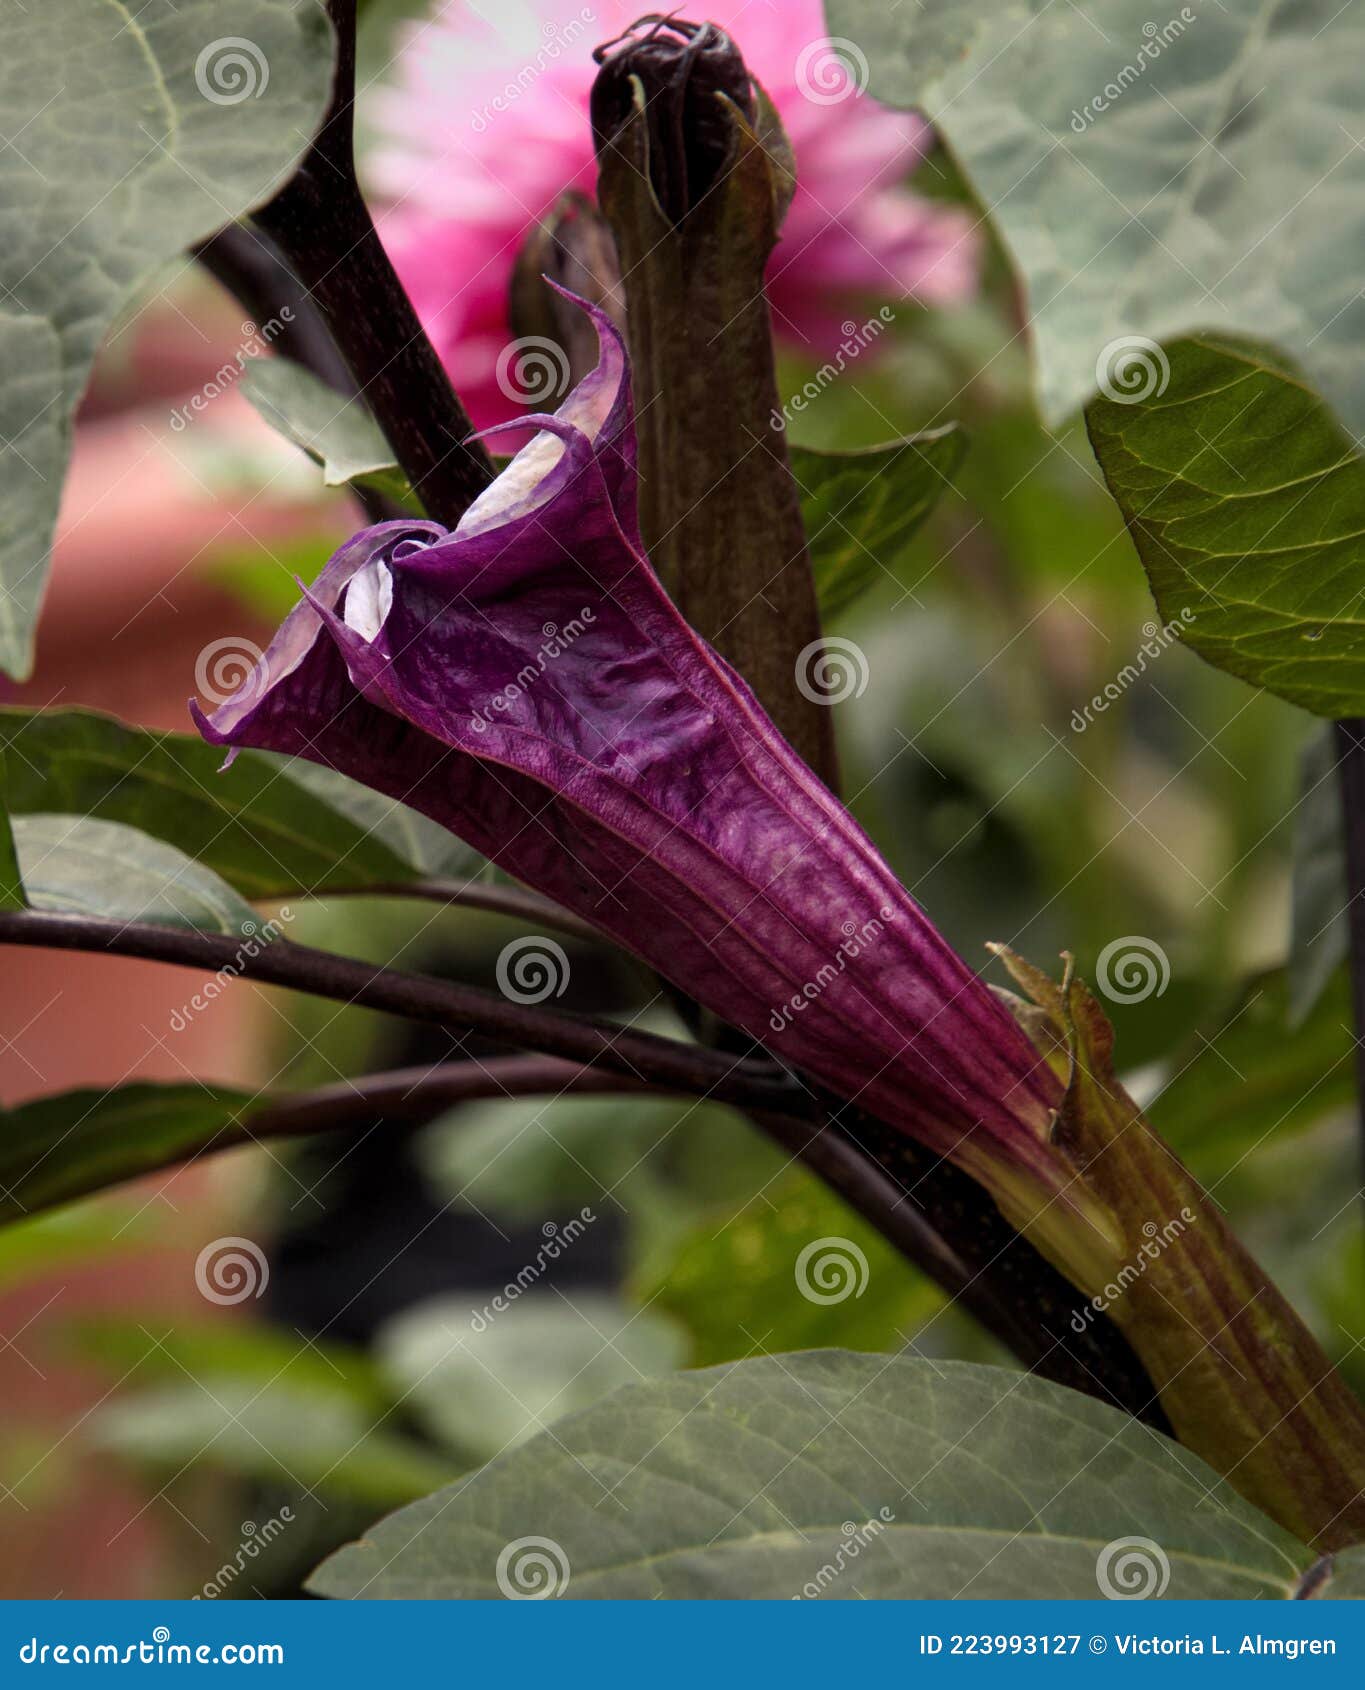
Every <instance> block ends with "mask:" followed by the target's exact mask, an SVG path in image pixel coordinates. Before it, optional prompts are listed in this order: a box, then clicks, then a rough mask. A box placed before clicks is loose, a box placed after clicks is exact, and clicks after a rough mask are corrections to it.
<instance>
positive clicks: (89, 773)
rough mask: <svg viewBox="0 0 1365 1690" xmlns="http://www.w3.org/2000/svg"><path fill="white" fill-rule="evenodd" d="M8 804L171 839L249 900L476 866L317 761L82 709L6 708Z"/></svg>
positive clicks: (455, 845) (398, 809) (424, 826)
mask: <svg viewBox="0 0 1365 1690" xmlns="http://www.w3.org/2000/svg"><path fill="white" fill-rule="evenodd" d="M0 740H3V742H4V743H5V745H6V746H7V747H8V748H9V750H8V758H7V762H8V768H9V785H10V808H11V810H12V811H13V812H14V813H15V814H18V815H25V814H30V813H32V812H35V811H47V812H63V813H67V814H73V815H92V816H97V817H99V818H101V819H103V820H107V821H114V822H122V823H124V824H125V825H127V826H129V827H137V828H141V829H142V830H143V832H145V833H149V834H151V835H153V836H154V837H155V838H157V839H163V840H165V841H166V842H167V843H168V844H170V845H173V846H175V847H176V848H177V849H178V850H181V851H183V852H184V853H185V854H186V856H189V857H192V858H193V859H194V860H195V861H196V862H198V863H200V864H202V865H203V866H204V867H205V868H207V869H211V870H212V871H213V872H214V873H215V874H218V875H220V876H221V877H222V878H223V879H224V880H225V881H227V882H228V884H229V885H230V886H233V887H235V888H236V889H237V890H238V891H239V892H240V893H241V894H242V895H243V896H244V897H247V898H281V897H288V896H290V895H291V894H296V893H301V892H302V893H316V894H319V895H321V894H325V893H327V892H329V891H336V890H339V889H341V888H343V887H344V888H354V887H358V886H365V885H382V884H385V883H392V882H401V881H404V880H410V879H412V878H414V877H415V876H420V875H423V874H427V873H432V872H436V869H437V868H438V867H439V868H442V869H444V870H445V871H446V872H454V871H455V868H456V867H457V866H459V867H463V868H465V869H469V868H471V867H472V866H473V865H474V864H476V863H477V861H478V859H477V858H476V857H475V856H474V854H473V853H471V852H469V851H468V850H467V848H466V847H464V846H462V845H460V844H459V842H458V841H457V840H455V839H453V838H452V836H451V835H449V834H448V833H446V832H445V830H444V829H443V828H437V827H436V825H435V824H434V823H433V822H429V821H428V820H427V819H426V817H424V816H419V815H417V814H416V813H415V812H413V811H411V810H408V809H406V808H405V807H404V806H403V805H401V804H395V803H393V802H391V801H390V800H389V799H387V798H381V797H380V796H379V795H378V794H377V793H372V792H369V791H367V790H366V789H365V788H362V787H358V786H356V785H355V783H354V782H352V781H348V780H346V779H345V777H344V776H341V775H335V774H332V773H331V772H330V771H329V770H326V769H318V768H315V767H314V766H313V765H312V764H305V763H302V762H295V761H292V760H289V759H285V758H276V757H269V756H266V755H264V754H262V753H258V752H245V753H243V755H242V756H240V757H239V758H238V759H237V760H236V761H235V762H234V763H233V765H232V768H231V769H230V770H229V771H228V772H227V773H226V774H220V772H219V771H220V769H221V766H222V753H221V752H220V751H218V750H217V749H216V748H215V747H213V746H210V745H205V744H204V742H203V741H202V740H201V739H199V738H198V737H197V736H193V735H190V734H169V733H155V732H151V731H149V730H147V729H143V728H131V727H126V726H125V725H124V724H123V723H122V722H118V721H115V720H114V719H113V718H112V717H110V716H100V715H96V714H94V713H93V712H89V711H83V710H50V711H41V712H32V711H27V710H0Z"/></svg>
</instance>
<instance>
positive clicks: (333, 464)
mask: <svg viewBox="0 0 1365 1690" xmlns="http://www.w3.org/2000/svg"><path fill="white" fill-rule="evenodd" d="M242 391H243V392H244V393H245V394H246V396H247V398H248V399H249V400H250V401H251V403H252V404H253V405H254V406H255V407H256V409H257V410H258V411H259V412H260V414H261V415H262V416H263V417H264V418H265V420H266V422H268V423H269V424H270V426H271V427H272V428H273V429H276V430H278V432H279V433H281V434H282V435H284V437H285V439H286V440H292V441H293V443H294V444H295V445H296V446H298V447H301V448H302V450H303V451H305V452H307V454H308V456H309V457H310V458H312V459H313V461H314V463H318V464H321V465H322V479H323V482H324V484H325V485H326V486H328V487H345V486H346V485H347V484H348V483H352V482H354V483H357V484H358V485H361V486H365V487H373V488H376V489H377V490H378V491H379V492H381V493H387V494H388V495H389V497H390V498H392V499H396V500H397V501H398V502H399V503H400V504H403V505H407V506H408V507H409V508H410V509H412V510H413V511H414V512H420V510H421V504H420V501H419V500H418V499H417V496H416V494H415V493H414V492H413V490H412V487H411V484H410V483H409V482H408V479H407V477H406V476H405V475H403V474H402V472H401V471H400V470H399V469H398V466H397V464H396V463H395V461H394V456H393V449H392V447H390V445H389V443H388V441H387V440H385V438H384V436H383V434H382V433H381V431H380V428H379V424H378V423H376V422H375V420H374V418H373V417H372V416H371V415H370V413H369V411H368V409H367V408H366V406H365V402H364V401H363V400H362V399H359V398H351V399H347V398H345V397H343V396H342V395H341V394H339V393H338V392H337V391H336V390H335V388H331V387H329V386H328V385H327V383H326V382H325V381H321V380H319V378H318V377H317V376H315V375H314V374H313V373H312V372H311V371H310V370H305V369H304V368H303V367H302V366H301V365H299V364H295V363H291V362H290V360H289V359H287V358H255V359H253V360H252V361H251V362H250V363H249V364H248V365H247V366H246V368H245V370H244V371H243V373H242Z"/></svg>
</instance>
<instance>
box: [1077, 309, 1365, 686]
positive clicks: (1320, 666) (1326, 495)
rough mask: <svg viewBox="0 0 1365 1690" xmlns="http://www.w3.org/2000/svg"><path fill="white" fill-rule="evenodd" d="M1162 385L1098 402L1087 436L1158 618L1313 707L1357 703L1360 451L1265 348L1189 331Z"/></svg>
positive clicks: (1363, 645)
mask: <svg viewBox="0 0 1365 1690" xmlns="http://www.w3.org/2000/svg"><path fill="white" fill-rule="evenodd" d="M1169 361H1170V379H1169V382H1168V383H1167V385H1166V388H1165V391H1164V392H1162V393H1160V394H1157V393H1152V394H1149V395H1148V397H1147V398H1146V399H1144V400H1143V401H1142V402H1141V403H1125V402H1124V401H1123V400H1122V399H1117V400H1115V399H1097V400H1096V401H1095V402H1094V404H1093V405H1091V406H1090V408H1089V410H1088V412H1087V414H1086V415H1087V421H1088V423H1089V425H1090V438H1091V442H1092V444H1093V445H1094V448H1095V456H1096V457H1097V458H1098V459H1099V462H1100V468H1101V469H1102V470H1103V471H1104V476H1105V480H1106V481H1107V482H1108V484H1109V490H1110V492H1111V493H1112V494H1113V495H1114V497H1115V499H1117V500H1118V503H1119V506H1120V508H1121V509H1122V511H1123V514H1124V518H1125V520H1126V521H1127V523H1128V528H1129V532H1130V533H1131V534H1132V536H1133V542H1134V544H1135V545H1136V546H1137V549H1138V555H1139V556H1140V557H1141V559H1142V563H1143V567H1144V568H1145V569H1146V571H1147V576H1148V579H1149V580H1150V582H1151V585H1152V592H1153V593H1154V595H1155V597H1156V602H1157V605H1158V607H1159V609H1160V611H1161V615H1162V619H1163V621H1165V622H1167V623H1169V624H1172V625H1175V626H1181V627H1182V628H1183V632H1182V634H1181V639H1182V641H1183V643H1184V644H1185V645H1187V646H1190V647H1191V648H1192V649H1193V650H1195V651H1197V652H1198V653H1199V654H1200V656H1201V657H1204V658H1206V659H1207V660H1208V661H1209V662H1210V663H1213V664H1215V665H1216V666H1217V667H1218V668H1220V669H1226V670H1228V671H1229V672H1230V673H1232V674H1234V675H1239V676H1240V677H1241V678H1242V679H1243V680H1245V681H1250V682H1251V683H1252V684H1253V685H1255V686H1263V687H1268V688H1269V689H1270V691H1271V692H1275V693H1278V694H1279V695H1280V697H1281V698H1287V699H1288V700H1289V701H1290V702H1291V703H1292V704H1298V705H1301V706H1302V707H1303V708H1304V709H1305V710H1312V711H1314V712H1316V713H1317V714H1318V715H1320V716H1354V715H1359V714H1360V713H1361V712H1362V711H1365V638H1363V637H1362V636H1363V635H1365V601H1362V599H1361V591H1360V583H1361V576H1362V569H1363V568H1365V541H1363V539H1362V537H1363V536H1365V463H1362V461H1361V459H1360V457H1359V455H1358V454H1357V453H1356V452H1355V451H1354V450H1353V449H1352V447H1351V444H1350V442H1349V441H1348V440H1347V439H1346V438H1345V436H1344V435H1343V433H1342V431H1341V428H1340V426H1339V425H1338V423H1337V422H1336V419H1335V418H1334V417H1333V415H1332V413H1331V411H1330V410H1329V409H1328V407H1327V406H1326V405H1325V404H1324V403H1323V401H1322V400H1321V399H1319V398H1318V397H1317V395H1316V394H1314V393H1313V392H1311V391H1310V390H1309V389H1308V388H1307V387H1305V386H1304V385H1303V383H1302V382H1301V381H1299V380H1298V379H1297V378H1296V376H1295V375H1294V373H1293V372H1292V371H1291V370H1290V369H1289V367H1288V366H1287V365H1286V364H1284V363H1283V362H1282V361H1281V360H1279V359H1278V358H1275V357H1273V356H1271V355H1270V354H1268V353H1265V352H1263V351H1257V350H1255V349H1253V348H1251V347H1248V346H1242V345H1233V344H1232V343H1230V342H1222V341H1215V340H1211V339H1208V338H1206V337H1202V336H1201V337H1198V338H1195V339H1190V340H1181V341H1177V342H1175V344H1174V345H1172V346H1171V347H1170V348H1169Z"/></svg>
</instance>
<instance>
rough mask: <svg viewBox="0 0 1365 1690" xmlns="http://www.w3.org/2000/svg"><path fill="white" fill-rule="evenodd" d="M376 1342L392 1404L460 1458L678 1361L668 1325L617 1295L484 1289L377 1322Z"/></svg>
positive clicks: (679, 1350) (500, 1445) (680, 1348)
mask: <svg viewBox="0 0 1365 1690" xmlns="http://www.w3.org/2000/svg"><path fill="white" fill-rule="evenodd" d="M571 1244H572V1240H571V1239H570V1240H568V1241H567V1243H566V1245H565V1246H564V1247H565V1248H569V1247H571ZM495 1298H497V1299H498V1301H497V1303H495V1302H494V1299H495ZM378 1349H379V1356H380V1360H381V1362H382V1364H383V1367H384V1370H385V1372H386V1374H387V1376H388V1378H389V1379H390V1380H391V1381H392V1383H393V1385H394V1387H395V1395H396V1396H397V1397H398V1399H399V1400H400V1401H402V1402H403V1403H405V1404H406V1405H407V1406H408V1408H409V1410H410V1411H411V1412H412V1413H414V1414H416V1416H417V1418H418V1419H419V1420H420V1421H421V1422H422V1424H423V1425H424V1426H426V1428H427V1429H428V1430H429V1431H430V1432H431V1433H432V1435H433V1436H435V1437H436V1438H437V1439H439V1441H440V1442H441V1443H442V1444H444V1445H445V1446H446V1447H447V1448H449V1449H451V1450H453V1451H455V1452H457V1453H459V1454H461V1455H466V1456H468V1457H469V1459H470V1461H471V1462H474V1461H487V1460H488V1459H489V1458H490V1457H491V1456H494V1455H498V1454H500V1453H501V1452H502V1451H503V1450H504V1449H507V1448H509V1447H510V1446H511V1445H512V1444H515V1443H520V1442H522V1441H523V1440H524V1439H526V1438H528V1437H530V1436H531V1434H532V1433H534V1432H539V1431H541V1430H543V1429H544V1427H546V1426H548V1425H549V1424H550V1423H551V1422H552V1421H555V1420H561V1419H563V1417H564V1416H565V1415H566V1414H570V1413H572V1412H573V1411H574V1410H575V1409H581V1408H586V1407H587V1406H588V1405H589V1404H591V1403H594V1402H597V1401H598V1400H599V1399H600V1398H602V1397H604V1396H606V1395H607V1393H608V1392H609V1391H612V1390H614V1389H615V1388H616V1387H617V1386H618V1385H623V1384H630V1383H632V1382H633V1381H634V1380H637V1379H644V1378H648V1377H650V1376H651V1375H654V1374H659V1373H671V1372H672V1371H673V1369H674V1368H677V1367H681V1366H682V1364H683V1362H684V1361H685V1360H686V1359H687V1339H686V1337H685V1335H684V1334H683V1333H682V1331H681V1330H680V1329H679V1328H678V1327H676V1326H674V1325H673V1323H672V1322H671V1321H670V1320H668V1319H667V1318H666V1317H665V1316H663V1315H662V1314H659V1313H657V1312H654V1311H652V1310H648V1309H643V1310H641V1309H632V1308H629V1307H628V1306H627V1305H626V1304H625V1303H623V1302H622V1301H621V1299H620V1298H619V1297H608V1296H605V1295H602V1294H600V1293H591V1292H578V1293H575V1294H574V1295H572V1296H567V1295H564V1294H563V1293H560V1294H556V1293H555V1292H553V1291H539V1292H535V1291H532V1292H530V1293H529V1294H528V1295H526V1296H524V1297H522V1296H518V1297H516V1299H515V1300H510V1299H508V1298H507V1297H506V1295H505V1290H504V1288H503V1287H493V1286H490V1287H488V1288H487V1289H486V1290H483V1291H477V1292H473V1293H471V1294H470V1295H469V1296H465V1297H454V1296H449V1297H437V1298H433V1299H432V1300H431V1301H429V1302H425V1303H419V1304H418V1305H417V1306H416V1307H415V1308H413V1309H409V1310H408V1311H407V1312H406V1313H404V1314H402V1315H399V1316H398V1318H397V1319H396V1320H392V1321H390V1322H389V1323H388V1325H387V1326H385V1327H384V1329H383V1331H382V1332H381V1333H380V1335H379V1340H378Z"/></svg>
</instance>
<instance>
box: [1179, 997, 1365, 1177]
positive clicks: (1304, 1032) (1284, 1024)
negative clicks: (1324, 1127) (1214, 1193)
mask: <svg viewBox="0 0 1365 1690" xmlns="http://www.w3.org/2000/svg"><path fill="white" fill-rule="evenodd" d="M1351 1024H1352V1017H1351V1002H1350V990H1349V986H1348V982H1347V980H1346V977H1345V974H1344V972H1338V973H1337V974H1335V975H1334V976H1333V977H1332V979H1331V980H1330V981H1329V982H1328V985H1327V987H1326V989H1325V990H1324V991H1323V993H1322V995H1321V996H1320V997H1319V999H1318V1001H1317V1003H1316V1004H1315V1005H1314V1007H1313V1010H1312V1013H1311V1015H1309V1016H1308V1017H1307V1019H1306V1020H1305V1021H1304V1022H1303V1023H1302V1025H1301V1026H1300V1027H1299V1028H1298V1029H1297V1031H1296V1032H1295V1033H1294V1035H1293V1037H1290V1036H1289V1031H1288V1026H1289V982H1288V976H1287V974H1286V973H1285V972H1284V971H1283V970H1276V971H1274V972H1272V973H1268V974H1264V975H1261V976H1260V977H1259V978H1257V979H1255V980H1253V981H1251V982H1250V984H1249V985H1248V986H1247V987H1246V989H1245V991H1244V992H1243V993H1241V994H1240V995H1239V997H1238V998H1237V1000H1236V1001H1235V1002H1234V1003H1233V1004H1232V1005H1231V1006H1230V1007H1229V1008H1228V1009H1227V1010H1226V1011H1225V1012H1224V1013H1223V1014H1222V1015H1221V1016H1220V1017H1219V1018H1218V1019H1217V1020H1216V1021H1214V1022H1212V1023H1211V1024H1209V1025H1208V1026H1205V1027H1203V1028H1201V1029H1200V1030H1199V1031H1198V1032H1197V1033H1196V1034H1195V1036H1194V1038H1193V1039H1191V1040H1190V1043H1189V1045H1188V1046H1187V1047H1186V1048H1185V1049H1183V1050H1181V1051H1180V1052H1178V1053H1177V1055H1176V1056H1175V1057H1174V1059H1173V1060H1172V1061H1171V1063H1170V1065H1169V1071H1168V1072H1167V1073H1166V1074H1165V1075H1164V1076H1163V1079H1162V1084H1161V1090H1160V1092H1159V1094H1158V1095H1157V1096H1156V1097H1155V1098H1154V1099H1153V1100H1152V1102H1151V1103H1150V1105H1149V1106H1148V1111H1147V1113H1148V1114H1149V1116H1150V1118H1151V1121H1152V1125H1153V1126H1154V1127H1155V1128H1156V1129H1157V1131H1158V1132H1159V1133H1160V1134H1161V1136H1162V1138H1164V1139H1165V1140H1166V1142H1167V1143H1168V1144H1170V1145H1172V1146H1173V1147H1174V1148H1175V1149H1176V1150H1177V1151H1178V1152H1179V1153H1180V1155H1181V1156H1182V1157H1183V1158H1184V1159H1185V1160H1186V1161H1187V1162H1188V1163H1189V1164H1190V1165H1191V1166H1192V1167H1193V1169H1194V1171H1195V1172H1196V1173H1197V1174H1198V1176H1199V1177H1200V1179H1201V1180H1203V1181H1204V1183H1205V1184H1206V1185H1207V1184H1213V1183H1215V1182H1217V1181H1220V1180H1221V1179H1222V1178H1223V1176H1224V1175H1225V1174H1227V1173H1228V1172H1230V1171H1231V1170H1232V1169H1234V1168H1236V1167H1237V1166H1238V1164H1239V1163H1240V1162H1241V1161H1242V1160H1243V1159H1244V1158H1245V1157H1246V1156H1248V1155H1249V1154H1250V1153H1251V1152H1252V1151H1254V1150H1255V1149H1256V1148H1257V1146H1259V1145H1260V1144H1262V1143H1264V1142H1266V1141H1268V1140H1272V1139H1276V1140H1277V1139H1281V1138H1285V1137H1287V1136H1288V1135H1290V1134H1291V1133H1296V1132H1303V1131H1305V1130H1306V1129H1307V1128H1309V1127H1311V1126H1313V1125H1315V1124H1316V1123H1317V1122H1319V1121H1321V1120H1322V1118H1323V1117H1324V1116H1325V1115H1327V1114H1329V1113H1330V1112H1331V1111H1332V1110H1334V1109H1340V1108H1345V1107H1349V1105H1350V1103H1351V1101H1352V1099H1353V1097H1354V1095H1355V1073H1354V1067H1353V1065H1352V1051H1353V1049H1354V1043H1353V1040H1352V1037H1351V1032H1350V1028H1351Z"/></svg>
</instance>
